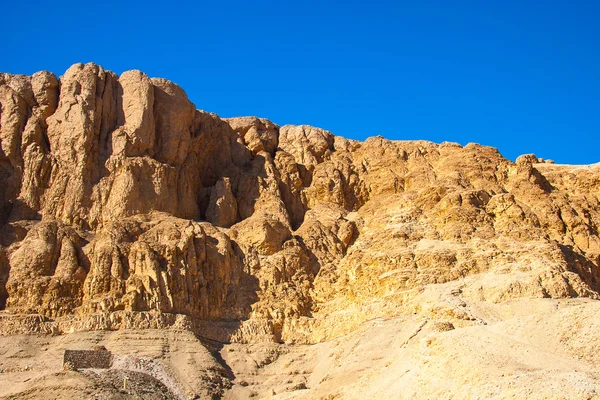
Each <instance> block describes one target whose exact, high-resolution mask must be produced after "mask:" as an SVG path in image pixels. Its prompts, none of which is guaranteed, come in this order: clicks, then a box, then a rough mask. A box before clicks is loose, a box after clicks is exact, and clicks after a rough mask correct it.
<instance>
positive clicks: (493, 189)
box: [0, 64, 600, 343]
mask: <svg viewBox="0 0 600 400" xmlns="http://www.w3.org/2000/svg"><path fill="white" fill-rule="evenodd" d="M207 103H209V101H207ZM0 112H1V113H0V140H1V142H0V226H1V240H0V244H1V247H0V307H1V308H3V309H5V311H4V312H5V313H7V315H12V314H41V315H43V316H45V317H46V318H47V321H50V322H49V323H56V326H57V327H58V328H56V329H59V330H60V329H63V328H64V329H67V328H66V327H67V326H70V327H71V328H73V327H74V326H76V327H80V328H81V329H106V328H110V329H118V328H119V327H124V326H128V327H131V326H145V325H144V324H154V325H153V326H156V327H160V326H162V325H161V324H163V323H164V324H168V323H169V322H168V321H170V319H169V318H170V317H169V316H171V315H183V316H185V318H187V320H188V321H189V324H190V326H192V327H194V329H196V330H198V331H202V332H204V334H205V335H211V334H213V333H214V332H213V330H212V329H213V328H214V327H215V326H217V325H218V324H219V323H225V322H226V323H227V324H229V325H227V326H232V327H233V328H231V329H228V330H227V332H226V334H225V336H226V340H230V341H241V342H245V341H246V342H247V341H252V340H254V339H256V338H258V337H271V338H272V339H274V340H277V341H283V342H289V343H291V342H298V343H312V342H317V341H321V340H326V339H328V338H333V337H337V336H340V335H343V334H345V333H348V332H351V331H353V330H354V329H355V328H356V327H357V326H358V325H359V324H360V323H362V322H363V321H365V320H369V319H373V318H376V317H390V316H397V315H404V314H413V313H429V314H431V315H445V316H446V317H447V318H449V319H451V320H453V321H454V323H455V324H456V325H460V324H463V325H465V324H467V325H468V324H476V323H477V319H476V318H472V316H471V315H469V313H468V312H466V311H465V310H464V308H461V307H459V306H456V307H455V306H453V305H452V304H447V303H445V302H444V301H442V300H440V302H439V304H438V303H435V304H433V305H431V304H430V305H429V306H427V307H424V306H423V304H422V303H419V302H416V300H415V299H417V298H419V296H421V294H422V293H423V291H424V290H425V288H427V287H428V286H430V285H436V284H444V283H448V282H461V288H460V293H461V296H462V298H463V300H462V301H465V300H464V299H466V300H469V299H472V300H477V301H482V302H489V303H493V304H496V303H501V302H505V301H508V300H511V299H519V298H547V297H550V298H569V297H589V298H593V299H596V298H598V296H599V295H598V290H599V289H600V267H599V264H600V239H599V237H598V223H599V221H600V204H599V202H598V197H599V195H600V167H598V166H587V167H572V166H561V165H554V164H551V163H543V162H540V161H541V160H538V159H537V158H536V157H535V156H533V155H525V156H521V157H519V159H517V162H516V163H513V162H512V161H509V160H506V159H505V158H503V157H502V156H501V155H500V154H499V153H498V151H497V150H495V149H493V148H490V147H485V146H480V145H477V144H469V145H467V146H464V147H463V146H460V145H458V144H453V143H442V144H434V143H430V142H425V141H389V140H386V139H384V138H381V137H374V138H369V139H367V140H366V141H365V142H358V141H354V140H348V139H345V138H342V137H339V136H335V135H333V134H332V133H331V132H328V131H326V130H323V129H320V128H315V127H310V126H290V125H287V126H282V127H280V126H277V125H276V124H274V123H272V122H270V121H268V120H266V119H260V118H254V117H242V118H231V119H220V118H219V117H218V116H217V115H214V114H210V113H207V112H203V111H199V110H197V109H196V107H195V106H194V105H193V104H192V103H191V102H190V101H189V100H188V98H187V96H186V94H185V92H184V91H183V90H182V89H181V88H180V87H178V86H177V85H175V84H174V83H172V82H169V81H167V80H164V79H156V78H149V77H148V76H146V75H145V74H144V73H142V72H140V71H127V72H124V73H123V74H121V76H117V75H115V74H114V73H112V72H110V71H107V70H104V69H103V68H102V67H100V66H98V65H95V64H85V65H82V64H76V65H73V66H72V67H71V68H69V70H68V71H66V72H65V74H64V75H63V76H62V77H60V78H57V77H55V76H54V75H53V74H51V73H48V72H39V73H36V74H34V75H33V76H30V77H29V76H21V75H10V74H0ZM99 315H104V316H106V317H102V318H99V317H98V316H99ZM140 315H143V316H144V317H140ZM67 319H68V320H69V321H78V322H72V323H71V325H69V324H66V323H65V322H64V321H66V320H67ZM148 319H152V320H153V321H154V322H148ZM5 320H6V321H8V319H6V318H5ZM61 321H62V322H61ZM124 321H125V322H124ZM127 321H129V322H127ZM161 321H162V322H161ZM165 321H167V322H165ZM206 321H212V322H213V324H206ZM236 321H237V324H231V323H232V322H236ZM4 323H5V324H9V322H4ZM15 323H16V322H15ZM73 324H75V325H73ZM77 324H79V325H77ZM6 326H8V325H5V328H6ZM10 326H11V329H13V330H14V331H15V332H16V331H19V328H18V327H15V325H10ZM6 329H7V328H6ZM36 329H37V328H36V327H35V324H33V325H31V324H28V325H23V327H22V330H25V331H27V330H29V331H35V330H36ZM40 329H41V328H40ZM44 329H45V328H44ZM78 329H79V328H78ZM214 334H215V335H217V333H214ZM219 335H221V333H219ZM219 337H221V336H219Z"/></svg>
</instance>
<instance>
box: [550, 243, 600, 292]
mask: <svg viewBox="0 0 600 400" xmlns="http://www.w3.org/2000/svg"><path fill="white" fill-rule="evenodd" d="M559 247H560V250H561V252H562V254H563V256H564V257H565V260H566V261H567V264H568V266H569V270H570V271H572V272H575V273H577V274H578V275H579V276H580V277H581V279H583V281H584V282H585V283H586V284H587V285H588V286H589V287H590V288H591V289H592V290H594V291H596V292H598V293H600V265H599V261H600V260H596V262H593V261H592V260H590V259H588V258H586V257H584V256H583V255H582V254H580V253H578V252H576V251H575V250H574V249H573V246H566V245H562V244H559Z"/></svg>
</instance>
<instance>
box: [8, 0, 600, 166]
mask: <svg viewBox="0 0 600 400" xmlns="http://www.w3.org/2000/svg"><path fill="white" fill-rule="evenodd" d="M2 13H3V18H2V24H0V34H1V35H2V38H3V40H2V57H1V58H0V71H3V72H11V73H25V74H31V73H33V72H35V71H38V70H42V69H44V70H50V71H52V72H55V73H56V74H57V75H61V74H62V73H63V72H64V71H65V70H66V69H67V68H68V67H69V66H70V65H71V64H73V63H76V62H89V61H94V62H96V63H98V64H101V65H102V66H104V67H105V68H107V69H110V70H113V71H115V72H117V73H121V72H123V71H125V70H128V69H140V70H142V71H144V72H146V73H147V74H148V75H150V76H153V77H154V76H159V77H164V78H167V79H170V80H172V81H174V82H176V83H177V84H179V85H181V86H182V87H183V88H184V89H185V90H186V92H187V93H188V96H189V98H190V99H191V100H192V101H193V102H194V103H195V104H196V106H197V107H198V108H200V109H204V110H208V111H213V112H216V113H217V114H219V115H221V116H222V117H231V116H238V115H257V116H260V117H266V118H269V119H271V120H272V121H274V122H276V123H278V124H280V125H283V124H288V123H289V124H310V125H314V126H319V127H322V128H325V129H328V130H330V131H332V132H334V133H335V134H338V135H342V136H346V137H349V138H353V139H359V140H364V139H365V138H366V137H369V136H373V135H378V134H379V135H382V136H384V137H386V138H389V139H426V140H431V141H434V142H442V141H455V142H459V143H461V144H466V143H469V142H477V143H481V144H486V145H491V146H494V147H498V148H499V150H500V152H501V153H502V154H503V155H504V156H505V157H507V158H510V159H513V160H514V159H515V158H516V157H517V156H518V155H519V154H523V153H535V154H536V155H538V157H543V158H550V159H554V160H556V161H557V162H563V163H576V164H587V163H595V162H599V161H600V152H599V151H598V150H599V148H600V146H599V144H600V22H599V21H600V2H598V1H592V0H589V1H577V0H573V1H552V0H547V1H511V0H507V1H494V0H490V1H411V2H403V1H376V0H374V1H369V2H358V1H344V2H339V1H335V0H332V1H302V2H285V1H283V2H282V1H260V0H256V1H212V2H202V1H190V2H186V1H180V2H178V1H170V2H169V1H168V2H153V1H145V2H127V4H126V5H125V4H120V3H119V2H116V1H102V2H87V1H79V2H64V1H56V2H48V1H44V2H41V1H40V2H37V1H29V2H28V3H27V6H26V7H25V6H23V3H22V2H18V1H16V0H7V1H5V2H4V4H3V6H2Z"/></svg>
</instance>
